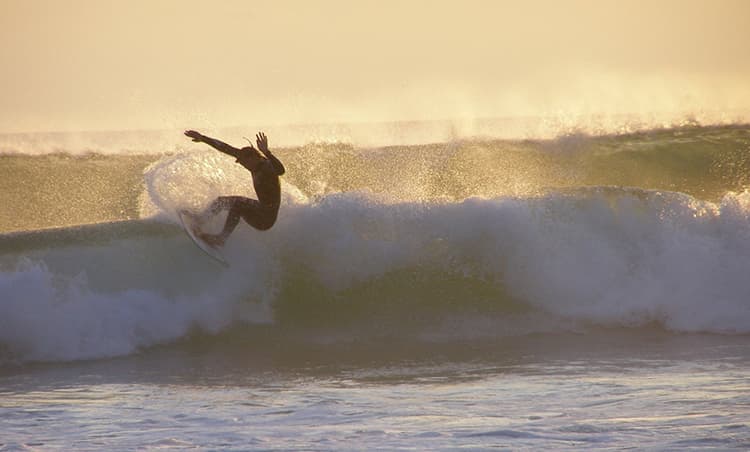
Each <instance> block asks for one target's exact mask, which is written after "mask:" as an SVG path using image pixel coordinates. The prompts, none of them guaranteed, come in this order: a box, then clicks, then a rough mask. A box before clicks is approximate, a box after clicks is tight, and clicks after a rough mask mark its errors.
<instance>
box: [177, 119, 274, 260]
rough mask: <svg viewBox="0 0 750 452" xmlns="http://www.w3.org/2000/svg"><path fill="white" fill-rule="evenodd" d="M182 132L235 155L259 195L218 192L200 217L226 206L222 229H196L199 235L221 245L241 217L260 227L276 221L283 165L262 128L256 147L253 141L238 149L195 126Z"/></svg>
mask: <svg viewBox="0 0 750 452" xmlns="http://www.w3.org/2000/svg"><path fill="white" fill-rule="evenodd" d="M185 135H186V136H188V137H190V138H192V139H193V141H195V142H198V143H206V144H207V145H209V146H211V147H213V148H214V149H216V150H217V151H220V152H223V153H224V154H228V155H231V156H232V157H234V158H235V162H236V163H239V164H240V165H242V166H244V167H245V168H247V169H248V171H250V174H251V175H252V177H253V187H255V193H256V194H257V195H258V199H251V198H246V197H244V196H220V197H218V198H216V200H214V201H213V202H212V203H211V205H209V206H208V208H207V209H206V210H205V211H204V212H203V214H201V215H200V217H201V219H202V220H203V221H205V220H206V219H207V218H210V217H212V216H214V215H216V214H218V213H219V212H221V211H222V210H224V209H228V210H229V214H228V215H227V220H226V222H225V223H224V229H222V231H221V232H220V233H219V234H208V233H205V232H199V233H198V234H197V235H198V237H200V239H201V240H203V241H205V242H206V243H208V244H209V245H211V246H213V247H219V246H223V245H224V242H226V240H227V238H228V237H229V235H230V234H232V231H234V228H236V227H237V224H238V223H239V222H240V218H242V219H243V220H245V222H246V223H247V224H249V225H250V226H252V227H254V228H255V229H258V230H261V231H265V230H267V229H270V228H271V226H273V225H274V223H276V217H277V215H278V213H279V205H280V204H281V184H280V182H279V176H281V175H282V174H284V172H285V169H284V165H282V164H281V162H280V161H279V159H277V158H276V157H275V156H274V155H273V154H271V151H269V150H268V138H267V137H266V135H265V134H264V133H263V132H258V134H257V135H255V143H256V144H257V145H258V149H255V148H254V147H253V145H252V144H251V145H250V146H245V147H243V148H241V149H237V148H235V147H234V146H230V145H228V144H226V143H224V142H222V141H219V140H217V139H214V138H211V137H207V136H205V135H202V134H200V133H198V132H196V131H195V130H187V131H185Z"/></svg>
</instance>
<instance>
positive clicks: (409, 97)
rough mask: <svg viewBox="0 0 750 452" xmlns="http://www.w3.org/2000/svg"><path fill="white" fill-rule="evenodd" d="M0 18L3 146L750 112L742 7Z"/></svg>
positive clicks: (50, 7) (138, 12) (8, 12)
mask: <svg viewBox="0 0 750 452" xmlns="http://www.w3.org/2000/svg"><path fill="white" fill-rule="evenodd" d="M0 11H1V12H2V15H1V16H0V60H1V61H2V66H3V69H2V71H0V132H20V131H50V130H71V131H72V130H124V129H139V128H148V129H162V128H179V127H188V126H190V127H218V126H233V125H246V124H258V125H276V124H300V123H329V122H367V121H392V120H420V119H461V118H487V117H519V116H545V115H561V114H562V115H591V114H646V113H648V114H651V113H662V112H673V113H679V114H686V115H687V114H696V113H699V112H704V111H710V112H721V113H722V114H730V115H731V114H739V113H737V112H744V111H747V110H748V109H750V82H748V81H749V80H750V58H748V55H750V28H749V27H748V26H747V21H748V18H750V2H748V1H743V0H738V1H716V2H708V1H687V0H674V1H673V0H670V1H654V2H652V1H547V2H544V1H533V2H528V1H461V2H458V1H455V2H447V1H439V2H438V1H409V2H396V1H348V0H341V1H336V0H334V1H220V2H208V1H95V0H92V1H81V0H70V1H38V0H32V1H29V0H19V1H16V0H2V1H0Z"/></svg>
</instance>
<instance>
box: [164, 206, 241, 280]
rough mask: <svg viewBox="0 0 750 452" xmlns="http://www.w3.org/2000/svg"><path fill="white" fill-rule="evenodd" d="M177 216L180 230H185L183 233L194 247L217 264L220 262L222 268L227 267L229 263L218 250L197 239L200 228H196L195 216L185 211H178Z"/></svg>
mask: <svg viewBox="0 0 750 452" xmlns="http://www.w3.org/2000/svg"><path fill="white" fill-rule="evenodd" d="M177 214H178V216H179V217H180V223H182V228H183V229H185V233H186V234H187V235H188V237H190V240H192V241H193V243H195V245H196V246H197V247H198V248H200V249H201V251H203V252H204V253H206V254H208V255H209V256H211V257H212V258H214V259H215V260H216V261H217V262H220V263H221V264H223V265H224V266H226V267H229V263H228V262H227V260H226V259H225V258H224V255H223V254H222V253H221V251H220V250H219V249H218V248H215V247H213V246H211V245H209V244H208V243H206V242H204V241H203V240H201V239H200V237H198V233H199V232H200V228H199V227H198V223H197V221H196V216H195V214H193V213H191V212H189V211H187V210H180V211H179V212H177Z"/></svg>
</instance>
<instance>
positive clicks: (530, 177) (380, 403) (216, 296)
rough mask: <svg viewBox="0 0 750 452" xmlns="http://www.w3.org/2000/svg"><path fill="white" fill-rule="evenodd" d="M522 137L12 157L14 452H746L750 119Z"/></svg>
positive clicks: (0, 423) (177, 146) (135, 143)
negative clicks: (201, 214) (273, 203)
mask: <svg viewBox="0 0 750 452" xmlns="http://www.w3.org/2000/svg"><path fill="white" fill-rule="evenodd" d="M362 127H364V126H362ZM503 127H504V125H503V124H495V126H494V128H493V127H489V126H488V127H478V128H474V129H472V130H471V131H470V133H458V132H457V131H456V129H455V128H448V129H445V128H441V126H440V124H427V125H425V124H421V125H420V124H394V125H389V126H388V127H385V126H383V125H380V126H379V130H378V134H380V133H382V132H383V130H386V131H387V132H389V135H388V137H389V139H383V140H382V144H380V145H378V144H373V143H372V142H367V143H366V144H363V143H364V142H365V141H366V140H361V139H359V138H356V137H354V138H353V136H354V135H356V134H352V133H351V130H348V129H336V128H332V129H329V130H328V131H327V132H326V133H325V134H320V135H315V136H313V135H311V134H308V135H307V136H313V137H314V139H311V140H309V141H305V140H304V139H301V141H300V142H298V143H294V142H292V141H294V140H291V141H288V142H286V143H284V142H283V141H280V142H279V143H280V144H279V145H277V146H276V147H275V149H277V155H278V156H279V157H280V158H281V160H282V161H283V162H284V164H285V165H286V167H287V174H286V175H285V176H284V177H283V185H282V190H283V194H282V197H283V203H282V207H281V212H280V216H279V221H278V223H277V224H276V226H274V228H273V229H271V230H270V231H266V232H259V231H255V230H252V229H250V228H249V227H247V226H246V225H241V226H240V227H238V229H237V230H236V232H235V234H234V235H233V236H232V237H231V238H230V240H229V242H228V244H227V247H226V250H225V254H226V257H227V259H228V261H229V262H230V266H229V267H228V268H227V267H223V266H221V265H218V264H217V263H216V262H214V261H213V260H211V259H210V258H208V257H207V256H206V255H205V254H203V253H202V252H201V251H200V250H199V249H198V248H197V247H195V246H194V245H193V244H192V242H190V240H189V238H188V237H187V236H186V235H185V234H184V232H183V231H182V229H181V228H180V227H179V226H178V225H179V221H178V220H177V217H176V215H175V212H176V211H177V210H178V209H182V208H192V209H199V208H201V207H203V206H205V205H206V204H207V203H209V202H210V201H211V200H212V199H213V198H214V197H216V196H218V195H223V194H241V195H247V196H253V191H252V186H251V183H250V178H249V175H248V174H247V173H246V172H245V171H244V170H242V169H241V168H240V167H238V166H236V165H235V164H234V163H233V161H232V159H230V158H228V157H225V156H222V155H221V154H219V153H217V152H215V151H212V150H210V149H207V146H201V145H198V144H195V143H191V142H190V141H188V140H186V139H183V137H181V136H180V135H179V133H180V132H179V131H170V132H111V133H103V132H101V133H89V134H78V135H75V136H74V135H71V134H25V135H8V136H2V137H0V150H2V151H3V152H4V154H3V155H2V156H0V206H1V207H0V450H27V449H40V450H48V449H60V450H70V449H77V450H102V449H107V450H110V449H114V450H131V449H140V448H174V449H189V448H197V449H220V450H247V449H292V450H299V449H304V450H332V449H344V450H351V449H358V450H362V449H386V450H394V449H422V450H424V449H429V450H447V449H450V450H453V449H459V448H468V449H490V448H505V449H510V450H523V449H531V450H540V449H573V450H580V449H623V448H645V449H656V450H685V449H720V450H746V449H748V448H750V280H749V279H748V274H749V273H748V271H749V270H750V191H749V190H748V188H750V126H747V125H745V124H743V123H741V122H735V123H732V122H730V123H724V124H716V125H700V124H696V123H688V124H682V125H674V126H657V125H653V124H651V125H646V126H644V125H643V124H640V125H638V126H637V127H624V128H623V127H619V128H609V129H606V128H605V129H603V130H599V129H596V128H589V129H585V130H563V131H560V132H559V133H557V134H551V135H549V136H548V135H547V134H531V135H527V136H525V137H503V136H499V135H498V134H494V135H493V131H495V130H500V129H503ZM242 133H243V132H242V131H235V130H225V131H224V135H220V134H219V135H218V136H219V137H221V138H223V139H226V140H227V141H230V142H236V143H235V144H239V143H241V142H242ZM245 133H246V134H250V132H245ZM295 133H297V135H299V136H302V137H304V136H306V135H305V133H303V132H300V131H299V130H297V131H295ZM269 137H270V139H271V145H272V147H274V138H275V136H274V135H273V134H271V133H269ZM281 140H283V139H281ZM298 141H299V140H298ZM220 220H221V219H218V220H217V221H218V222H220Z"/></svg>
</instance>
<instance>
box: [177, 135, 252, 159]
mask: <svg viewBox="0 0 750 452" xmlns="http://www.w3.org/2000/svg"><path fill="white" fill-rule="evenodd" d="M185 135H186V136H188V137H190V138H192V139H193V141H195V142H197V143H206V144H207V145H209V146H211V147H212V148H214V149H216V150H217V151H220V152H223V153H225V154H227V155H231V156H232V157H234V158H239V155H240V150H239V149H237V148H236V147H234V146H230V145H228V144H226V143H224V142H223V141H220V140H217V139H216V138H211V137H207V136H205V135H203V134H201V133H198V132H196V131H195V130H186V131H185Z"/></svg>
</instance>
